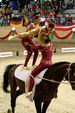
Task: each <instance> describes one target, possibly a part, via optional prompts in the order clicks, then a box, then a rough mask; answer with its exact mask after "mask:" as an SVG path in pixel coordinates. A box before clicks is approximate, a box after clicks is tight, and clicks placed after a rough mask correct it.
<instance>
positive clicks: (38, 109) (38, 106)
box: [34, 100, 41, 113]
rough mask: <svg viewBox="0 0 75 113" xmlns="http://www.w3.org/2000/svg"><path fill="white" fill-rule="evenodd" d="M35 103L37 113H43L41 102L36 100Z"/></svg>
mask: <svg viewBox="0 0 75 113" xmlns="http://www.w3.org/2000/svg"><path fill="white" fill-rule="evenodd" d="M34 102H35V107H36V111H37V113H41V102H40V101H39V100H34Z"/></svg>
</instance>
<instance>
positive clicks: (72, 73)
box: [65, 63, 75, 90]
mask: <svg viewBox="0 0 75 113" xmlns="http://www.w3.org/2000/svg"><path fill="white" fill-rule="evenodd" d="M67 70H68V74H67V76H66V77H65V79H66V80H68V81H69V82H70V84H71V87H72V89H73V90H75V63H72V64H70V65H69V68H68V69H67Z"/></svg>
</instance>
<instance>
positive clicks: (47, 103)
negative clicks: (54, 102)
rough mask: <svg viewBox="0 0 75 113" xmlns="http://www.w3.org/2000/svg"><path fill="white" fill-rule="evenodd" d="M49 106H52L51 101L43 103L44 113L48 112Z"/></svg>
mask: <svg viewBox="0 0 75 113" xmlns="http://www.w3.org/2000/svg"><path fill="white" fill-rule="evenodd" d="M49 104H50V101H45V102H44V103H43V108H42V113H46V110H47V108H48V106H49Z"/></svg>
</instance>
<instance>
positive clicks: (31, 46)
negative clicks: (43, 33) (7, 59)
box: [22, 14, 41, 67]
mask: <svg viewBox="0 0 75 113" xmlns="http://www.w3.org/2000/svg"><path fill="white" fill-rule="evenodd" d="M40 21H41V18H40V16H39V15H37V14H36V15H35V16H34V23H31V24H29V26H28V28H27V30H26V31H27V32H28V31H30V30H32V29H34V28H37V27H39V24H40ZM37 37H38V35H36V38H37ZM34 38H35V37H34ZM22 44H23V46H24V48H25V49H26V50H27V56H26V60H25V64H24V66H25V67H26V66H27V64H28V61H29V59H30V58H31V56H32V53H33V52H34V56H33V62H32V66H33V65H35V63H36V60H37V57H38V50H37V47H36V44H35V43H34V42H33V40H32V39H31V38H28V36H27V37H25V38H24V37H23V38H22Z"/></svg>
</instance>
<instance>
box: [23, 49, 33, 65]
mask: <svg viewBox="0 0 75 113" xmlns="http://www.w3.org/2000/svg"><path fill="white" fill-rule="evenodd" d="M31 56H32V51H28V53H27V56H26V60H25V64H24V66H27V64H28V62H29V60H30V57H31Z"/></svg>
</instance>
